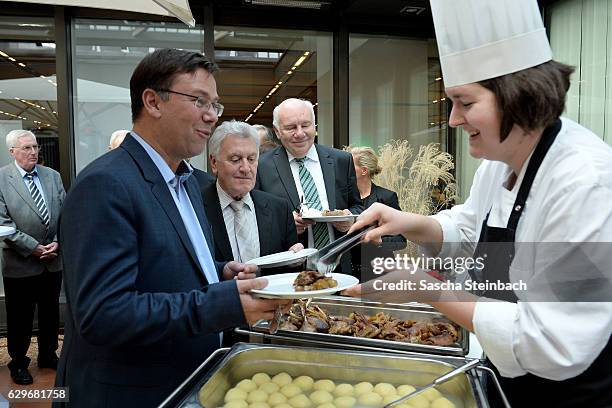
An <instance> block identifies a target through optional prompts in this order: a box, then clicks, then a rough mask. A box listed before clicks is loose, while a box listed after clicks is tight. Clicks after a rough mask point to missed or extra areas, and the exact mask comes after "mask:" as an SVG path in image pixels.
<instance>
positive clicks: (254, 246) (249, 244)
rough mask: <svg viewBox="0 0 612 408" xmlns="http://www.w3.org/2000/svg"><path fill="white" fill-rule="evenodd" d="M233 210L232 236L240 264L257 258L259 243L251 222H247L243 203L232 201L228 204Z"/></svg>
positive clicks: (247, 212) (247, 213)
mask: <svg viewBox="0 0 612 408" xmlns="http://www.w3.org/2000/svg"><path fill="white" fill-rule="evenodd" d="M230 206H231V207H232V210H234V234H235V237H236V245H237V246H238V258H239V259H238V260H239V261H240V262H246V261H250V260H251V259H255V258H257V257H258V256H259V245H258V244H259V242H258V241H257V239H256V238H255V235H254V234H253V230H252V228H251V225H252V222H251V221H252V220H249V219H248V217H249V215H250V213H249V210H248V209H246V208H245V206H246V204H245V203H244V202H243V201H232V202H231V203H230Z"/></svg>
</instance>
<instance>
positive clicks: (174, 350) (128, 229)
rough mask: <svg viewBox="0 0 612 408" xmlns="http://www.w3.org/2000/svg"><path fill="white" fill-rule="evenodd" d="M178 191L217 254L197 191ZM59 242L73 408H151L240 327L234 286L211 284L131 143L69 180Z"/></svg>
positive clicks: (64, 381) (194, 187) (64, 360)
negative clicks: (227, 332)
mask: <svg viewBox="0 0 612 408" xmlns="http://www.w3.org/2000/svg"><path fill="white" fill-rule="evenodd" d="M185 186H186V190H187V193H188V194H189V197H190V199H191V202H192V204H193V207H194V210H195V211H196V214H197V216H198V219H199V221H200V226H201V228H202V229H203V231H204V234H205V237H206V240H207V242H208V245H209V247H210V249H211V253H214V247H213V245H212V233H211V231H210V227H209V225H208V222H207V220H206V216H205V213H204V208H203V206H202V198H201V194H200V190H199V188H198V184H197V182H196V180H195V179H194V178H193V177H189V178H188V179H187V181H186V182H185ZM59 238H60V248H61V249H62V252H63V259H64V273H65V284H66V298H67V301H68V305H67V314H66V316H65V320H66V326H65V340H64V346H63V350H62V354H61V357H60V364H59V366H58V370H57V376H56V385H57V386H68V387H70V405H71V406H75V407H113V408H118V407H136V406H138V407H152V406H157V405H158V404H159V403H161V402H162V401H163V399H164V398H165V397H167V396H168V395H169V394H170V393H171V392H172V391H173V390H174V389H175V388H176V387H178V385H180V383H181V382H182V381H183V380H185V378H186V377H187V376H188V375H189V374H190V373H191V372H193V370H194V369H195V368H197V367H198V365H199V364H200V363H201V362H202V361H203V360H204V359H205V358H206V357H207V356H208V355H209V354H210V353H211V352H212V351H214V350H215V349H216V348H218V346H219V335H218V333H219V332H220V331H222V330H224V329H226V328H229V327H230V326H237V325H240V324H244V323H245V319H244V315H243V312H242V307H241V303H240V298H239V294H238V291H237V287H236V283H235V281H226V282H221V283H216V284H212V285H209V284H208V282H207V280H206V278H205V275H204V273H203V271H202V270H201V268H200V264H199V262H198V261H197V258H196V254H195V251H194V249H193V246H192V245H191V242H190V240H189V236H188V235H187V230H186V228H185V226H184V224H183V222H182V219H181V217H180V214H179V212H178V209H177V208H176V206H175V204H174V201H173V199H172V196H171V194H170V191H169V189H168V185H167V183H166V182H165V181H164V180H163V178H162V176H161V174H160V172H159V170H158V169H157V167H156V166H155V164H154V163H153V161H152V160H151V158H150V157H149V155H148V154H147V153H146V151H145V150H144V149H143V148H142V146H141V145H140V144H139V143H138V142H137V141H136V140H135V139H134V138H132V137H131V136H130V135H128V136H127V137H126V139H125V141H124V142H123V144H122V145H121V146H120V147H119V148H117V149H115V150H112V151H110V152H108V153H107V154H105V155H104V156H102V157H100V158H98V159H97V160H95V161H94V162H93V163H91V164H90V165H89V166H87V167H86V168H85V169H84V170H83V171H82V172H81V173H80V175H79V176H78V177H77V180H76V182H75V183H74V185H73V186H72V188H71V189H70V191H69V193H68V195H67V197H66V201H65V204H64V208H63V210H62V213H61V219H60V232H59ZM222 266H223V264H222V263H219V264H218V265H217V271H216V272H217V273H219V272H220V270H221V268H222Z"/></svg>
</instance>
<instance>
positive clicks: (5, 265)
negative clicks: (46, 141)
mask: <svg viewBox="0 0 612 408" xmlns="http://www.w3.org/2000/svg"><path fill="white" fill-rule="evenodd" d="M6 145H7V147H8V149H9V153H10V154H11V156H13V158H14V159H15V161H14V162H13V163H10V164H8V165H6V166H4V167H2V168H1V169H0V225H3V226H9V227H14V228H15V229H16V231H15V233H13V234H12V235H9V236H7V237H6V238H4V241H3V242H2V257H1V259H2V275H3V280H4V292H5V303H6V315H7V343H8V352H9V355H10V356H11V362H10V363H9V365H8V366H9V369H10V372H11V377H12V379H13V381H14V382H15V383H17V384H31V383H32V382H33V379H32V375H31V374H30V372H29V371H28V366H29V364H30V359H29V358H28V357H26V353H27V351H28V348H29V346H30V338H31V336H32V321H33V319H34V308H35V307H37V308H38V366H39V367H43V368H52V369H55V368H56V367H57V355H56V354H55V351H56V350H57V335H58V330H59V293H60V288H61V284H62V274H61V269H62V264H61V260H60V258H59V257H58V243H57V236H56V231H57V221H58V217H59V213H60V208H61V206H62V202H63V200H64V196H65V194H66V193H65V191H64V186H63V185H62V179H61V177H60V175H59V173H58V172H57V171H55V170H53V169H50V168H48V167H45V166H41V165H37V164H36V163H37V162H38V150H39V147H38V144H37V143H36V137H35V136H34V134H33V133H32V132H29V131H27V130H13V131H11V132H10V133H9V134H8V135H6Z"/></svg>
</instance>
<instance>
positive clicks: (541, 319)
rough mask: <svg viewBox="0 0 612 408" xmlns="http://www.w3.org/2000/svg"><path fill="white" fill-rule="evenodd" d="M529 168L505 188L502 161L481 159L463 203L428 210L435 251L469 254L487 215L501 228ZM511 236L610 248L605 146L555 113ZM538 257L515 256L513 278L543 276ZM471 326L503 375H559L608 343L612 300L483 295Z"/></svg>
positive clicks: (609, 153)
mask: <svg viewBox="0 0 612 408" xmlns="http://www.w3.org/2000/svg"><path fill="white" fill-rule="evenodd" d="M526 167H527V163H525V165H524V166H523V169H522V170H521V172H520V174H519V177H518V180H517V182H516V185H515V187H514V188H513V190H512V191H508V190H507V189H506V188H505V187H504V186H503V183H504V182H505V181H506V180H507V178H508V175H509V174H510V172H511V169H510V168H509V166H507V165H506V164H504V163H502V162H494V161H487V160H485V161H484V162H483V163H482V164H481V165H480V167H479V168H478V170H477V172H476V174H475V177H474V182H473V184H472V188H471V191H470V197H469V198H468V200H467V201H466V202H465V203H464V204H463V205H457V206H455V207H453V208H452V209H450V210H446V211H442V212H440V213H438V214H436V215H433V216H432V217H433V218H434V219H436V220H437V221H438V222H439V223H440V225H441V226H442V231H443V240H444V241H443V244H442V249H441V252H440V254H439V255H438V256H440V257H446V256H472V254H473V252H474V249H475V247H476V244H477V242H478V239H479V237H480V230H481V227H482V223H483V221H484V219H485V217H486V215H487V213H488V212H489V211H491V215H490V217H489V220H488V224H487V225H489V226H492V227H502V228H505V227H506V225H507V221H508V217H509V215H510V212H511V209H512V206H513V204H514V199H515V198H516V195H517V193H518V189H519V187H520V182H521V181H522V178H523V175H524V173H525V169H526ZM515 240H516V242H530V243H536V242H604V243H610V246H611V248H612V148H611V147H610V146H608V145H607V144H606V143H605V142H603V141H602V140H601V139H600V138H598V137H597V136H596V135H595V134H593V133H592V132H591V131H589V130H588V129H585V128H584V127H582V126H580V125H579V124H577V123H575V122H573V121H571V120H569V119H566V118H562V127H561V130H560V132H559V134H558V135H557V137H556V140H555V142H554V143H553V145H552V146H551V148H550V150H549V152H548V154H547V155H546V157H545V158H544V160H543V162H542V164H541V166H540V169H539V171H538V173H537V175H536V177H535V180H534V182H533V185H532V187H531V191H530V192H529V196H528V198H527V202H526V204H525V208H524V210H523V214H522V216H521V218H520V220H519V223H518V226H517V230H516V238H515ZM536 256H537V255H534V259H533V263H532V265H534V267H533V268H518V267H517V265H515V264H516V263H517V262H513V264H512V265H511V266H510V271H509V274H510V281H512V282H516V281H518V280H523V281H525V282H526V283H527V287H528V289H529V282H530V281H531V282H532V281H533V280H534V279H537V278H538V273H539V272H541V271H540V269H539V267H540V266H541V263H538V262H536V261H538V259H536ZM515 261H516V259H515ZM521 264H522V265H525V264H524V263H522V262H521ZM572 272H573V271H572ZM580 272H581V271H579V270H577V271H575V273H580ZM473 325H474V331H475V333H476V336H477V337H478V340H479V342H480V344H481V345H482V348H483V350H484V352H485V353H486V354H487V356H488V357H489V359H490V360H491V362H492V363H493V364H494V365H495V366H496V367H497V369H498V370H499V372H500V374H501V375H503V376H505V377H518V376H521V375H524V374H526V373H531V374H534V375H537V376H539V377H543V378H547V379H551V380H565V379H568V378H572V377H575V376H577V375H579V374H581V373H582V372H584V371H585V370H586V369H587V368H588V367H589V366H590V365H591V363H592V362H593V361H594V360H595V359H596V358H597V357H598V355H599V354H600V352H601V351H602V350H603V348H604V347H605V345H606V344H607V342H608V340H609V339H610V335H611V333H612V302H522V301H519V302H518V303H516V304H515V303H510V302H502V301H491V300H490V299H487V300H482V299H481V300H480V301H478V302H477V303H476V307H475V310H474V317H473Z"/></svg>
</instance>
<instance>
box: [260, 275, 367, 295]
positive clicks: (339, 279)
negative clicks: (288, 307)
mask: <svg viewBox="0 0 612 408" xmlns="http://www.w3.org/2000/svg"><path fill="white" fill-rule="evenodd" d="M266 279H267V280H268V286H266V287H265V288H263V289H253V290H251V293H253V294H254V295H256V296H257V297H259V298H266V299H303V298H311V297H318V296H322V295H329V294H332V293H336V292H340V291H342V290H344V289H348V288H350V287H351V286H354V285H356V284H358V283H359V279H357V278H356V277H354V276H351V275H345V274H343V273H334V274H332V275H330V276H325V275H323V274H322V273H320V272H317V271H302V272H293V273H282V274H279V275H270V276H266Z"/></svg>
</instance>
